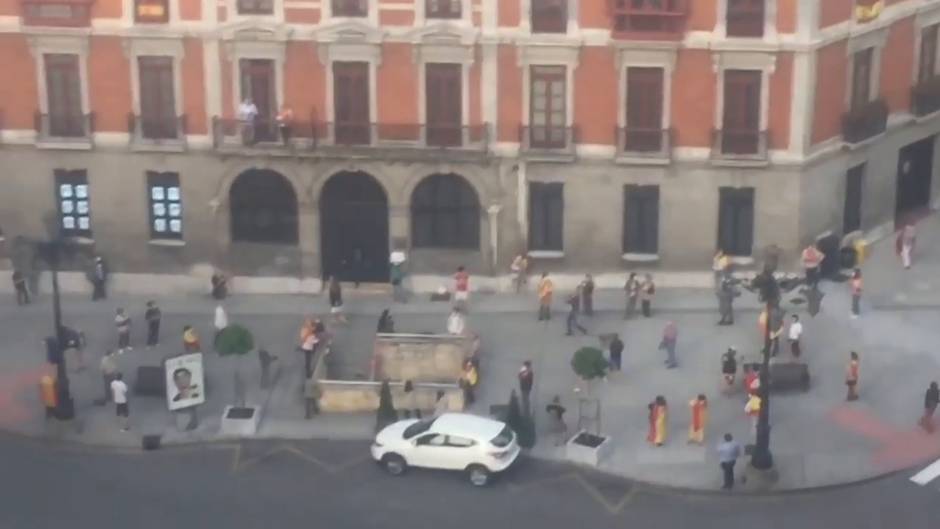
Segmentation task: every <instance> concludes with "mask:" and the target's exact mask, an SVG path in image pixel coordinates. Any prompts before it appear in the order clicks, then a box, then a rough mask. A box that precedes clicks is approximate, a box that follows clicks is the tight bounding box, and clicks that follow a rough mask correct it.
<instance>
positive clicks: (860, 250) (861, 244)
mask: <svg viewBox="0 0 940 529" xmlns="http://www.w3.org/2000/svg"><path fill="white" fill-rule="evenodd" d="M852 247H853V248H855V266H862V263H864V262H865V258H866V257H868V241H866V240H865V239H856V240H855V242H854V243H852Z"/></svg>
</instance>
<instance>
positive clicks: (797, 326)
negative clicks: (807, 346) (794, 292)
mask: <svg viewBox="0 0 940 529" xmlns="http://www.w3.org/2000/svg"><path fill="white" fill-rule="evenodd" d="M802 336H803V324H802V323H800V317H799V316H797V315H796V314H794V315H793V316H792V317H791V321H790V328H789V329H788V330H787V338H788V339H789V340H790V353H792V354H793V357H794V358H799V357H800V354H802V352H803V351H802V350H801V349H800V337H802Z"/></svg>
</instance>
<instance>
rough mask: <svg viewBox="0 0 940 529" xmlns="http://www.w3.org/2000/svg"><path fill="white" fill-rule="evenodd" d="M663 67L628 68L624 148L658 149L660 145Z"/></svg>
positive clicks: (631, 149)
mask: <svg viewBox="0 0 940 529" xmlns="http://www.w3.org/2000/svg"><path fill="white" fill-rule="evenodd" d="M663 77H664V72H663V69H662V68H627V116H626V123H627V129H626V131H625V134H624V145H623V149H624V150H626V151H633V152H658V151H660V150H661V149H662V148H663V134H662V128H663Z"/></svg>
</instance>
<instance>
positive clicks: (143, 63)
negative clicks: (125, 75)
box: [137, 55, 179, 139]
mask: <svg viewBox="0 0 940 529" xmlns="http://www.w3.org/2000/svg"><path fill="white" fill-rule="evenodd" d="M173 63H174V60H173V57H167V56H156V55H141V56H139V57H137V76H138V78H139V83H138V85H139V92H140V94H139V95H140V120H141V124H140V131H141V136H142V137H144V138H146V139H175V138H177V137H178V136H179V128H178V120H179V117H178V116H177V115H176V86H175V79H174V74H175V72H174V64H173Z"/></svg>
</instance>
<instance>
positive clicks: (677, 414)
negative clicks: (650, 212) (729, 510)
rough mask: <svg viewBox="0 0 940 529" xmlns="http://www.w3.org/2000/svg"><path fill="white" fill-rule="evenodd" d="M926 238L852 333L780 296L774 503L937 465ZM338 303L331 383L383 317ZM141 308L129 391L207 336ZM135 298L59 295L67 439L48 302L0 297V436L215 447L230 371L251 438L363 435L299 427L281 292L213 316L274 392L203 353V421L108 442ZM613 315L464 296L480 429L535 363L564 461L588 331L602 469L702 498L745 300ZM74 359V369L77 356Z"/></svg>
mask: <svg viewBox="0 0 940 529" xmlns="http://www.w3.org/2000/svg"><path fill="white" fill-rule="evenodd" d="M922 224H923V225H922V226H921V227H920V245H919V247H918V252H917V253H916V255H915V268H914V269H913V270H910V271H904V270H903V269H901V268H900V266H899V264H898V263H897V261H896V260H895V259H894V258H893V257H894V256H893V249H892V248H891V247H892V246H893V241H892V240H889V239H885V240H883V241H881V242H879V243H878V244H877V245H876V247H875V249H874V255H873V256H872V258H871V259H870V260H869V262H868V263H866V266H865V272H866V281H867V282H866V296H865V301H864V302H863V315H862V317H861V318H860V319H858V320H851V319H849V318H848V313H849V299H848V293H847V289H848V287H847V285H846V284H839V283H826V284H824V289H825V290H826V292H827V296H826V298H825V300H824V303H823V312H822V313H821V314H820V315H819V316H817V317H816V318H809V316H808V315H806V314H805V312H804V311H803V310H802V308H801V305H791V304H789V300H790V299H791V298H793V297H794V296H792V295H791V296H787V298H786V299H787V302H786V303H785V304H784V306H785V307H787V308H790V309H793V310H795V311H797V312H798V313H800V314H801V316H802V317H803V319H804V321H805V329H806V332H805V335H804V351H805V353H804V357H805V360H806V361H807V362H808V363H809V365H810V371H811V374H812V377H813V382H812V387H811V389H810V391H809V392H807V393H805V394H801V393H796V394H786V395H780V396H774V398H773V399H772V407H771V418H772V424H773V435H772V449H773V452H774V455H775V458H776V462H777V467H778V469H779V471H780V482H779V483H778V488H780V489H798V488H807V487H816V486H825V485H832V484H838V483H846V482H851V481H855V480H860V479H864V478H868V477H873V476H877V475H880V474H883V473H886V472H890V471H892V470H897V469H901V468H906V467H909V466H911V465H914V464H917V463H920V462H922V461H925V460H926V459H928V458H934V457H937V456H940V435H934V436H928V435H925V434H922V433H920V432H919V431H918V429H917V428H916V426H915V422H916V419H917V417H918V415H919V413H920V411H921V405H922V404H921V403H922V396H923V391H924V389H925V388H926V385H927V383H928V382H929V381H930V380H933V379H940V354H938V352H937V351H935V350H933V349H932V346H933V345H934V343H935V342H936V336H937V330H936V324H935V321H936V318H937V315H938V313H940V296H937V295H935V294H934V295H932V289H933V288H934V286H933V283H931V282H930V281H931V280H932V279H933V278H936V277H940V276H938V275H937V272H938V271H940V270H938V269H940V221H938V220H937V218H936V217H930V218H928V219H926V220H925V221H924V222H923V223H922ZM935 249H936V251H934V250H935ZM924 284H927V285H928V287H929V288H924ZM936 288H940V282H938V285H937V287H936ZM899 295H902V296H905V297H899ZM346 297H347V311H348V312H349V314H350V322H349V324H348V325H346V326H341V327H337V328H335V329H334V332H335V335H336V340H335V345H334V351H335V352H334V355H333V357H332V360H331V362H332V365H331V370H332V371H334V372H340V373H343V374H344V375H346V376H356V375H357V374H358V375H361V376H365V374H366V373H367V371H368V361H369V358H370V356H371V342H372V337H373V334H374V329H375V323H376V319H377V316H378V313H379V312H380V311H381V310H382V309H383V308H386V307H388V306H390V303H389V302H388V301H387V299H386V298H385V297H383V296H382V295H376V294H371V295H370V294H359V293H356V292H353V291H348V292H346ZM557 297H558V298H559V299H560V298H561V297H562V296H557ZM155 299H156V300H157V301H158V304H159V305H160V306H161V308H162V309H163V312H164V321H163V330H162V343H161V345H160V346H159V347H158V348H156V349H155V350H152V351H148V350H146V349H144V348H142V347H137V348H135V349H134V350H133V351H131V352H128V353H126V354H124V355H122V356H121V357H120V358H119V364H120V368H121V370H122V371H123V372H124V373H126V374H128V378H130V381H131V382H133V373H135V372H136V367H137V366H139V365H159V364H160V361H161V359H162V357H164V356H166V355H168V354H171V353H175V352H177V351H178V348H179V347H178V344H179V342H180V332H181V329H182V326H183V325H185V324H192V325H194V326H196V328H197V329H199V331H200V333H201V335H202V336H203V337H208V336H210V334H211V331H210V329H211V323H212V321H211V320H212V308H213V307H214V301H213V300H211V299H208V298H205V297H199V296H165V297H156V298H155ZM144 301H145V299H144V298H134V299H131V298H127V297H125V298H120V297H119V298H114V299H109V300H107V301H104V302H97V303H93V302H91V301H90V300H88V299H87V298H86V297H84V296H82V297H76V296H71V295H70V296H66V297H65V298H64V300H63V307H64V313H65V320H64V321H65V322H66V324H68V325H71V326H74V327H77V328H80V329H82V330H84V331H85V332H86V334H87V335H88V341H89V347H88V348H87V350H86V355H87V357H88V358H86V359H85V360H86V362H87V363H88V364H89V366H90V367H89V368H88V369H87V370H85V371H81V372H73V373H72V374H71V380H72V389H73V395H74V397H75V401H76V408H77V414H78V419H77V420H76V421H75V424H72V425H69V426H68V427H67V428H63V427H62V426H61V425H58V424H56V423H55V422H52V423H46V422H45V421H44V419H43V414H42V409H41V405H40V403H39V398H38V388H37V384H36V382H37V379H38V376H39V374H40V373H41V372H42V370H43V369H45V368H44V363H43V361H44V358H43V355H44V351H43V350H42V347H41V343H40V340H41V339H42V337H43V336H45V335H46V334H47V332H48V330H49V329H50V328H51V306H50V303H49V301H48V299H41V300H39V302H38V303H36V304H33V305H30V306H28V307H25V308H20V307H17V306H15V304H13V300H12V299H11V298H10V297H6V298H4V299H3V300H2V302H0V335H2V336H3V337H4V340H3V343H2V345H0V428H3V429H6V430H12V431H17V432H21V433H24V434H29V435H45V436H51V437H57V438H64V439H69V440H76V441H80V442H87V443H95V444H105V445H113V446H126V447H135V446H139V445H140V436H141V435H142V434H148V433H154V434H161V435H163V438H164V442H167V443H174V442H193V441H201V440H211V439H215V438H217V437H218V435H217V432H218V428H219V418H220V415H221V411H222V408H223V407H224V406H225V405H226V404H228V403H230V402H231V401H232V399H233V389H232V386H233V382H232V380H233V373H234V371H235V370H236V369H238V370H240V371H241V372H242V373H244V374H245V375H246V379H247V380H248V381H249V383H248V389H249V395H248V400H249V401H251V402H252V403H255V404H261V405H264V406H265V412H264V415H263V419H262V424H261V431H260V433H259V436H261V437H285V438H312V437H324V438H339V439H345V438H349V439H360V438H368V437H369V436H370V435H371V428H372V424H373V417H372V416H371V415H370V416H340V415H329V416H321V417H317V418H316V419H314V420H312V421H305V420H303V411H302V401H301V398H300V388H301V382H302V379H301V374H300V373H301V370H302V368H301V365H302V361H301V358H300V357H299V355H298V354H297V353H295V352H294V345H295V344H294V340H295V337H296V333H297V327H298V325H299V323H300V319H301V316H302V315H303V314H305V313H315V314H323V313H325V312H326V303H325V300H324V299H322V298H320V297H309V296H290V295H279V296H273V295H271V296H260V295H259V296H248V295H240V296H235V297H233V298H230V299H228V300H226V301H225V306H226V308H227V310H228V312H229V319H230V321H232V322H238V323H243V324H245V325H246V326H248V327H249V328H250V329H251V330H252V331H253V332H254V333H255V336H256V342H257V343H258V344H259V345H260V346H264V347H267V348H269V350H271V351H272V353H274V354H277V355H279V356H280V360H279V361H278V363H279V364H280V369H281V370H280V376H279V378H278V381H277V384H276V385H275V386H274V389H273V390H272V391H261V390H260V388H258V371H259V366H258V361H257V357H255V356H249V357H245V358H240V359H233V358H219V357H218V356H217V355H215V354H214V353H207V354H206V370H207V376H208V381H207V386H208V391H207V394H208V397H209V398H208V401H207V403H206V404H205V405H204V406H202V407H201V409H200V420H201V423H200V426H199V428H198V429H197V430H196V431H195V432H189V433H182V432H180V431H178V429H177V428H176V421H175V418H174V416H172V415H171V414H170V413H169V412H167V411H166V408H165V403H164V401H163V399H159V398H145V397H141V398H133V396H132V400H131V414H132V418H131V424H132V432H131V433H121V432H120V431H119V429H118V426H117V424H116V421H115V419H114V411H113V407H110V406H109V407H99V406H95V405H94V404H93V400H94V399H95V398H98V397H99V396H100V395H101V394H102V393H103V388H102V383H101V379H100V376H99V374H98V371H97V363H98V360H99V358H100V355H101V353H102V351H103V350H104V349H105V348H106V347H110V346H113V344H114V341H115V336H114V329H113V323H112V320H113V314H114V309H115V308H116V307H118V306H124V307H126V308H128V309H129V311H130V314H131V316H132V317H133V318H135V319H136V324H135V327H134V333H133V334H134V339H135V340H136V341H137V343H141V342H142V340H143V334H144V329H143V321H142V315H143V309H144ZM622 301H623V300H622V295H621V293H620V292H619V291H616V290H609V291H607V290H602V291H600V292H599V293H598V295H597V300H596V306H597V307H598V308H599V309H600V310H599V311H598V314H597V315H595V316H594V317H593V318H585V320H586V321H587V326H588V327H589V329H590V331H591V335H589V336H586V337H566V336H564V311H563V309H562V308H561V307H560V303H559V307H558V308H557V313H556V314H555V318H554V319H553V320H552V321H551V322H548V323H544V322H538V321H536V318H535V311H534V305H535V300H534V295H533V294H529V295H525V296H512V295H497V294H494V295H476V296H474V297H473V298H472V300H471V310H470V314H469V316H468V323H469V326H470V328H471V329H473V330H475V331H477V332H479V333H480V334H481V335H482V340H483V341H482V366H481V374H482V381H481V388H480V392H479V395H480V400H479V402H478V403H477V404H476V405H475V406H474V408H473V409H472V410H471V411H474V412H477V413H481V414H485V413H486V412H487V410H488V407H489V405H491V404H503V403H505V402H506V401H507V399H508V396H509V391H510V390H511V389H512V388H515V387H516V381H515V373H516V371H517V369H518V366H519V364H520V363H521V362H522V361H523V360H525V359H531V360H532V361H533V363H534V366H535V370H536V385H535V391H534V395H533V409H534V410H535V417H536V420H537V426H538V428H539V430H540V432H541V435H540V440H539V443H538V444H537V446H536V447H535V449H534V450H533V453H534V455H536V456H540V457H549V458H561V457H563V452H562V450H560V449H556V448H555V447H553V446H552V443H551V440H550V439H549V437H548V434H547V432H544V429H545V427H546V423H547V421H546V420H545V419H546V417H545V413H544V411H543V410H544V406H545V404H546V403H547V402H548V401H549V400H550V399H551V397H552V396H553V395H560V396H561V397H562V400H563V403H564V404H565V405H566V406H567V407H568V409H569V413H568V415H567V418H568V422H569V428H571V429H572V430H574V429H575V425H576V423H577V415H578V413H577V408H578V403H577V398H578V394H576V393H575V392H574V391H573V389H574V387H575V377H574V375H573V373H572V372H571V368H570V365H569V362H570V358H571V354H572V353H573V351H574V350H576V349H577V348H578V347H580V346H583V345H596V344H597V343H598V338H597V336H598V335H599V334H603V333H608V332H619V333H621V335H622V336H623V337H624V341H625V343H626V351H625V353H624V371H623V373H621V374H620V375H619V376H616V377H611V379H610V380H609V381H608V382H607V383H601V384H598V385H597V387H596V390H595V391H596V394H597V396H598V397H599V398H600V399H601V401H602V418H601V419H602V423H601V426H600V429H601V431H602V433H604V434H607V435H610V436H611V437H612V438H613V442H614V445H615V451H614V454H613V456H612V457H611V458H610V459H608V460H607V461H605V462H603V463H602V467H601V468H602V469H603V470H606V471H610V472H615V473H620V474H623V475H626V476H629V477H631V478H635V479H639V480H642V481H648V482H653V483H657V484H663V485H668V486H676V487H692V488H703V489H712V488H716V487H717V486H718V485H719V484H720V473H719V471H718V466H717V460H716V455H715V453H714V446H715V444H716V442H717V440H718V439H719V437H720V435H721V434H723V433H724V432H726V431H728V432H731V433H733V434H734V435H735V437H736V438H738V439H741V440H745V439H747V438H748V430H749V427H748V426H749V423H748V421H747V419H746V418H745V416H744V401H743V397H742V396H741V395H740V394H739V395H733V396H724V395H722V394H721V393H720V391H719V383H720V373H719V358H720V355H721V353H722V352H723V351H724V350H725V349H726V348H727V347H728V346H730V345H735V346H737V348H738V350H739V351H740V354H742V355H748V356H754V355H756V353H757V351H758V350H759V347H760V344H761V337H760V335H759V333H758V330H757V326H756V319H757V310H758V304H757V302H756V300H755V299H754V296H752V295H749V294H745V295H744V296H742V298H740V299H739V302H738V303H737V304H736V305H737V307H736V308H737V309H738V311H737V312H738V314H737V324H736V325H735V326H733V327H718V326H716V325H715V322H716V321H717V313H716V311H715V307H716V302H715V298H714V296H713V294H712V293H711V292H710V291H707V290H691V289H667V288H664V289H660V290H659V293H658V297H657V299H656V301H655V302H654V310H655V313H654V317H653V318H651V319H636V320H631V321H629V322H624V321H623V319H622V316H621V313H620V310H621V306H622ZM391 306H392V310H393V313H394V315H395V317H396V323H397V328H398V330H400V331H406V332H407V331H414V332H426V331H441V330H443V328H444V322H445V318H446V313H447V311H448V310H449V306H448V304H446V303H431V302H428V301H424V300H419V299H414V300H412V302H411V303H408V304H405V305H401V304H395V305H391ZM668 319H674V320H675V321H676V322H677V324H678V326H679V345H678V358H679V362H680V366H679V368H678V369H675V370H666V369H664V368H663V366H662V358H663V355H662V353H661V352H660V351H658V350H657V344H658V342H659V338H660V333H661V331H662V328H663V326H664V325H665V323H666V321H668ZM853 349H854V350H857V351H858V352H859V353H860V355H861V358H862V364H861V384H860V392H861V400H860V401H858V402H855V403H851V404H847V403H845V402H844V393H845V386H844V384H843V373H844V366H845V361H846V358H847V355H848V351H849V350H853ZM70 361H71V364H70V365H72V366H74V365H75V359H70ZM698 393H705V394H706V395H707V396H708V397H709V399H710V402H711V422H710V425H709V428H708V432H707V443H706V447H704V448H703V447H694V446H689V445H687V444H686V443H685V432H686V429H687V427H688V417H689V413H688V404H687V403H688V400H689V399H690V398H691V397H693V396H694V395H696V394H698ZM657 394H662V395H664V396H665V397H666V398H667V400H668V401H669V404H670V415H669V440H668V442H667V444H666V446H664V447H662V448H651V447H649V446H648V445H647V444H646V442H645V435H646V422H647V421H646V403H647V402H649V401H650V400H651V399H652V398H653V397H654V396H656V395H657ZM740 467H743V465H739V468H740Z"/></svg>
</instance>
